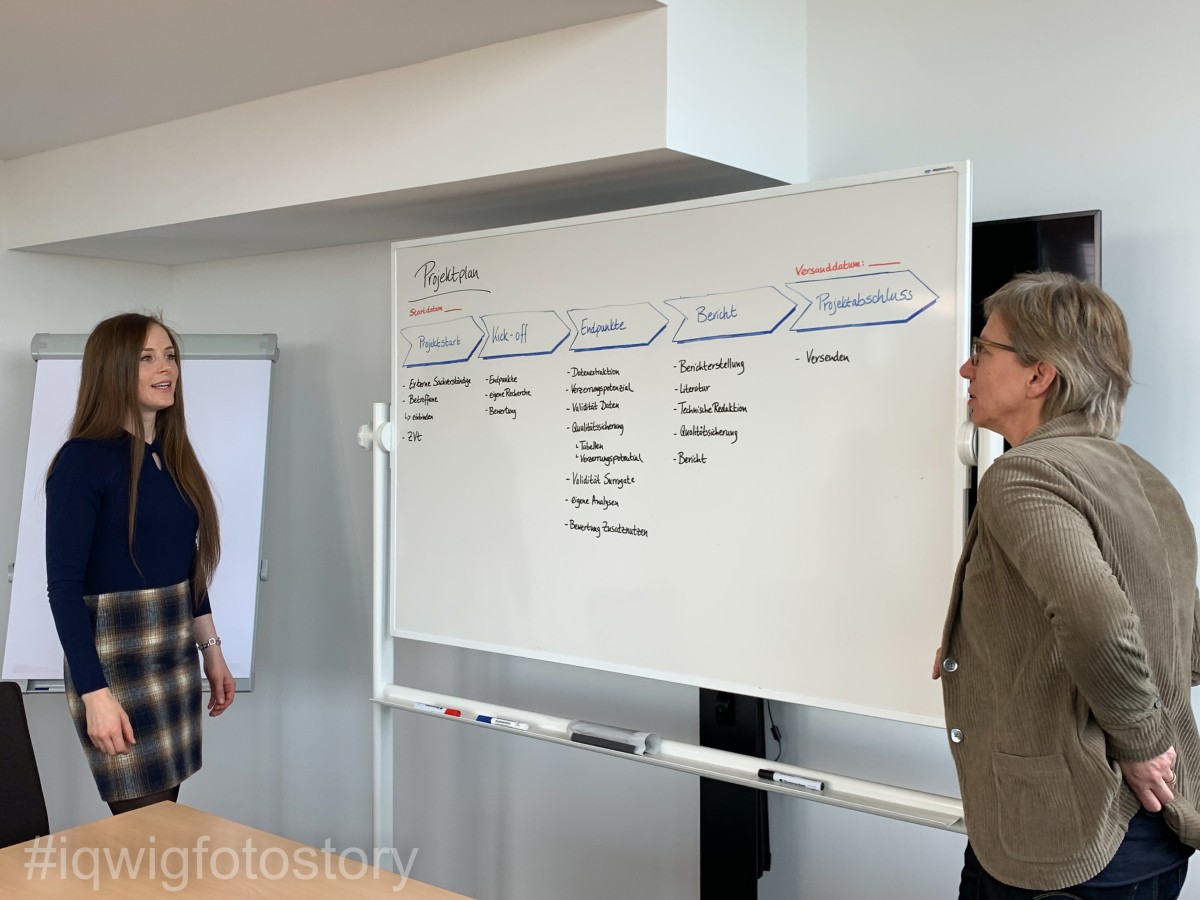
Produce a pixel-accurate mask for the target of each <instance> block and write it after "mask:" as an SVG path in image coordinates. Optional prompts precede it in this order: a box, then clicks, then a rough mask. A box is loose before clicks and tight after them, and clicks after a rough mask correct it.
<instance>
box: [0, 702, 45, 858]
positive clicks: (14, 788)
mask: <svg viewBox="0 0 1200 900" xmlns="http://www.w3.org/2000/svg"><path fill="white" fill-rule="evenodd" d="M49 833H50V820H49V818H48V817H47V815H46V797H45V795H44V794H43V793H42V779H41V778H39V777H38V767H37V760H36V759H35V758H34V755H33V741H32V740H31V739H30V737H29V720H28V719H26V718H25V700H24V697H23V696H22V695H21V688H20V687H18V686H17V685H16V684H15V683H14V682H11V681H0V847H9V846H11V845H13V844H23V843H24V842H25V841H31V840H33V839H34V838H35V837H41V836H42V835H45V834H49Z"/></svg>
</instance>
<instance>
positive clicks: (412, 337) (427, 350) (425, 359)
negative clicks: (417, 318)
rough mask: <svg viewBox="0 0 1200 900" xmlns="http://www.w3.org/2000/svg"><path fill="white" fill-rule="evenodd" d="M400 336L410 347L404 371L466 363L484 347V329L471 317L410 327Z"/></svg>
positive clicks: (402, 331) (403, 329)
mask: <svg viewBox="0 0 1200 900" xmlns="http://www.w3.org/2000/svg"><path fill="white" fill-rule="evenodd" d="M400 334H401V336H402V337H403V338H404V339H405V340H406V341H408V343H409V345H410V346H409V348H408V355H407V356H405V357H404V368H406V369H412V368H416V367H417V366H443V365H446V364H447V363H460V362H466V361H467V360H468V359H470V358H471V354H473V353H474V352H475V350H476V349H477V348H478V347H479V345H480V344H481V343H483V329H481V328H480V327H479V323H478V322H476V321H475V317H474V316H461V317H459V318H457V319H447V320H444V321H441V322H423V323H422V324H420V325H410V326H409V327H408V328H401V329H400Z"/></svg>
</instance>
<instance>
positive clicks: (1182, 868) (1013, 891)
mask: <svg viewBox="0 0 1200 900" xmlns="http://www.w3.org/2000/svg"><path fill="white" fill-rule="evenodd" d="M1186 876H1187V860H1184V861H1183V863H1182V864H1181V865H1179V866H1176V867H1175V868H1174V869H1170V870H1168V871H1166V872H1163V873H1162V874H1160V875H1155V876H1154V877H1152V878H1147V879H1145V880H1144V881H1139V882H1137V883H1136V884H1125V885H1121V886H1120V887H1090V886H1086V885H1082V886H1076V887H1068V888H1063V889H1062V890H1058V891H1037V890H1033V891H1031V890H1027V889H1026V888H1017V887H1010V886H1009V885H1007V884H1004V883H1003V882H1000V881H997V880H996V879H995V878H993V877H992V876H991V875H989V874H988V873H987V872H985V871H984V869H983V866H981V865H979V860H978V859H976V858H975V851H973V850H972V849H971V845H970V844H967V852H966V855H965V856H964V859H963V870H962V881H961V883H960V884H959V886H958V900H1175V898H1176V897H1178V896H1179V892H1180V891H1181V890H1183V879H1184V878H1185V877H1186Z"/></svg>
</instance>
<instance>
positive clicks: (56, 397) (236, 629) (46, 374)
mask: <svg viewBox="0 0 1200 900" xmlns="http://www.w3.org/2000/svg"><path fill="white" fill-rule="evenodd" d="M196 337H197V336H193V337H192V338H191V339H189V338H188V336H186V335H185V336H183V337H182V338H181V340H182V341H183V343H184V345H185V347H187V346H188V342H189V340H192V341H193V342H194V340H195V338H196ZM205 337H208V336H205ZM258 339H259V336H257V335H256V336H254V340H255V341H257V340H258ZM272 339H273V336H272ZM80 347H81V348H82V338H81V341H80ZM80 368H81V359H80V358H71V359H40V360H39V361H38V363H37V374H36V377H35V380H34V389H33V393H34V395H33V417H32V421H31V424H30V429H29V448H28V452H27V454H26V460H25V484H24V488H23V490H22V496H21V518H20V523H19V526H18V532H17V557H16V564H15V567H14V570H13V587H12V604H11V606H10V612H9V617H8V632H7V638H6V641H5V648H4V667H3V673H2V677H4V678H8V679H18V680H27V679H29V680H38V681H41V680H49V681H53V680H56V679H61V678H62V677H63V653H62V646H61V644H59V641H58V633H57V632H56V631H55V629H54V618H53V616H52V614H51V612H50V604H49V602H48V601H47V599H46V490H45V478H46V471H47V470H48V469H49V467H50V461H51V460H52V459H53V458H54V454H55V453H57V452H58V448H59V447H61V446H62V444H63V442H64V441H65V440H66V436H67V432H68V430H69V429H70V425H71V418H72V416H73V414H74V411H75V400H76V396H77V395H78V392H79V374H80ZM271 369H272V360H271V359H196V358H192V357H190V356H189V357H188V358H187V359H185V361H184V363H183V371H184V378H185V384H186V392H185V400H186V404H187V418H188V436H189V437H190V438H191V441H192V445H193V447H194V448H195V450H196V455H197V456H198V457H199V459H200V464H201V465H202V466H203V467H204V470H205V473H206V474H207V475H208V479H209V483H210V485H211V486H212V489H213V493H214V495H215V499H216V502H217V510H218V514H219V517H220V523H221V562H220V565H219V566H218V567H217V571H216V574H215V576H214V578H213V583H212V587H211V589H210V591H209V595H210V598H211V603H212V608H213V621H214V622H215V623H216V626H217V633H218V634H219V635H220V636H221V649H222V651H223V652H224V654H225V660H226V662H227V663H228V664H229V670H230V672H231V673H232V674H233V677H234V678H235V679H238V680H239V687H242V688H246V687H249V686H250V684H249V679H250V678H251V676H252V674H253V655H254V623H255V612H256V608H257V601H258V584H259V552H260V548H261V545H262V521H263V496H264V493H263V492H264V487H265V483H266V458H267V457H266V454H267V413H268V409H269V404H270V392H271Z"/></svg>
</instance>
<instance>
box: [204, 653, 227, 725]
mask: <svg viewBox="0 0 1200 900" xmlns="http://www.w3.org/2000/svg"><path fill="white" fill-rule="evenodd" d="M204 677H205V678H207V679H208V686H209V690H210V692H209V695H208V714H209V715H210V716H219V715H220V714H221V713H223V712H225V710H227V709H229V707H230V706H231V705H232V704H233V697H234V683H233V674H232V673H231V672H230V671H229V666H227V665H226V664H225V655H224V654H223V653H221V648H220V647H219V646H218V647H208V648H206V649H205V650H204Z"/></svg>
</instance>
